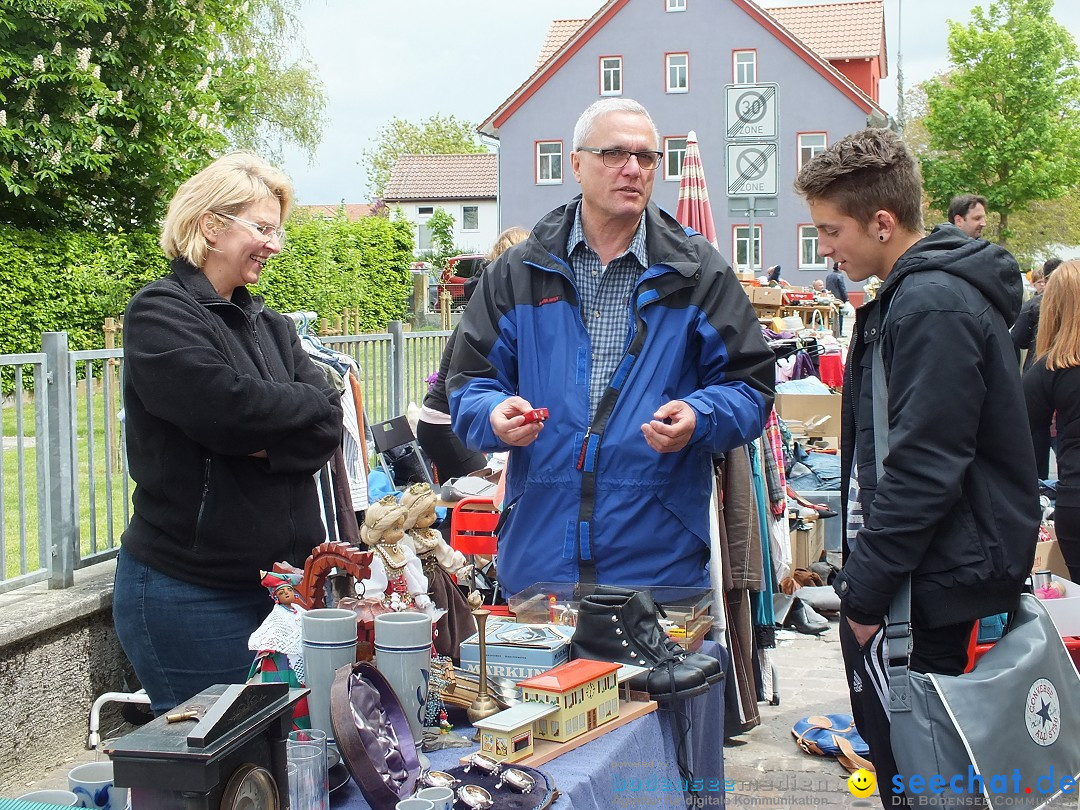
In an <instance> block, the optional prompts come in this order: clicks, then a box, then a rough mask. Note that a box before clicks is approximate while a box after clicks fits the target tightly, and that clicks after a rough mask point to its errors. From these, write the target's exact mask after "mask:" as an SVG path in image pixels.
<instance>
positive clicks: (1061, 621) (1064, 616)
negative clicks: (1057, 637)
mask: <svg viewBox="0 0 1080 810" xmlns="http://www.w3.org/2000/svg"><path fill="white" fill-rule="evenodd" d="M1054 580H1055V581H1057V582H1060V583H1061V584H1063V585H1064V586H1065V596H1064V597H1063V598H1061V599H1043V600H1042V605H1043V607H1044V608H1046V612H1047V613H1049V614H1050V618H1051V619H1053V620H1054V625H1055V626H1056V627H1057V629H1058V632H1059V633H1061V635H1062V636H1080V585H1077V584H1076V583H1075V582H1070V581H1069V580H1067V579H1065V578H1063V577H1058V576H1055V577H1054Z"/></svg>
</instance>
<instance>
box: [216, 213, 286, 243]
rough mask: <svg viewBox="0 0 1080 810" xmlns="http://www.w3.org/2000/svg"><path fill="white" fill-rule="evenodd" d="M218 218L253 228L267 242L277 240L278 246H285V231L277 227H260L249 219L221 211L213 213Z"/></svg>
mask: <svg viewBox="0 0 1080 810" xmlns="http://www.w3.org/2000/svg"><path fill="white" fill-rule="evenodd" d="M213 213H214V214H216V215H217V216H219V217H225V219H231V220H232V221H233V222H239V223H240V224H241V225H247V226H248V227H249V228H254V229H255V230H256V231H258V232H259V235H260V236H263V237H265V238H266V239H267V240H268V241H269V240H270V239H272V238H273V239H277V241H278V244H279V245H284V244H285V229H284V228H279V227H278V226H277V225H260V224H259V223H258V222H252V221H251V220H249V219H240V217H234V216H233V215H232V214H226V213H224V212H222V211H214V212H213Z"/></svg>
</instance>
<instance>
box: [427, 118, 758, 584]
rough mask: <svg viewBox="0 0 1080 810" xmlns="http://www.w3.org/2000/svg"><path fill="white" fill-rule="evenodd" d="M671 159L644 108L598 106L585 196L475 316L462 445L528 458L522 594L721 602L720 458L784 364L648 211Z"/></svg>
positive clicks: (579, 153)
mask: <svg viewBox="0 0 1080 810" xmlns="http://www.w3.org/2000/svg"><path fill="white" fill-rule="evenodd" d="M658 147H659V137H658V134H657V130H656V127H655V125H654V124H653V122H652V119H651V118H650V117H649V114H648V112H647V111H646V110H645V109H644V107H642V106H641V105H640V104H638V103H637V102H636V101H632V100H630V99H623V98H609V99H602V100H601V101H598V102H596V103H595V104H593V105H592V106H591V107H589V109H587V110H586V111H585V112H584V113H583V114H582V116H581V117H580V118H579V119H578V122H577V125H576V126H575V128H574V151H573V152H572V153H571V155H570V160H571V166H572V168H573V170H574V177H575V178H576V179H577V180H578V182H579V183H580V184H581V189H582V194H581V196H580V197H578V198H575V199H574V200H572V201H571V202H569V203H568V204H567V205H565V206H563V207H561V208H559V209H556V210H555V211H552V212H551V213H550V214H548V215H547V216H545V217H544V218H543V219H542V220H541V221H540V222H539V223H538V224H537V225H536V227H535V228H534V229H533V232H532V235H531V236H530V237H529V239H528V240H526V241H525V242H523V243H521V244H518V245H515V246H514V247H512V248H510V249H509V250H508V251H506V252H505V253H504V254H503V255H502V256H500V257H499V258H498V259H497V260H496V261H495V262H494V263H493V264H492V266H491V267H490V268H489V269H488V271H487V272H485V273H484V275H483V278H482V279H481V280H480V284H479V286H478V287H477V291H476V293H475V294H474V296H473V298H472V301H471V302H470V304H469V307H468V309H467V310H466V312H465V315H464V317H463V318H462V321H461V327H460V328H459V330H458V341H457V345H456V347H455V350H454V355H453V359H452V361H451V366H450V374H449V377H448V385H447V388H448V391H449V395H450V414H451V418H452V423H453V428H454V431H455V432H456V433H457V434H458V436H459V437H460V438H461V440H462V441H463V442H464V443H465V445H466V446H468V447H471V448H475V449H478V450H484V451H495V450H507V449H510V448H513V452H511V453H510V461H509V465H508V468H507V475H506V498H505V501H504V503H505V507H504V509H505V513H506V514H505V520H504V523H503V526H502V528H501V530H500V534H499V580H500V582H501V583H502V584H503V587H504V588H505V590H506V592H507V593H511V594H512V593H515V592H517V591H520V590H522V589H524V588H527V587H528V586H529V585H531V584H533V583H535V582H542V581H555V582H577V581H582V582H599V583H607V584H619V585H678V586H688V587H707V586H708V581H709V580H708V573H707V564H708V560H709V496H710V493H711V487H712V456H713V454H715V453H722V452H725V451H727V450H731V449H732V448H735V447H739V446H741V445H743V444H746V443H747V442H748V441H750V440H752V439H755V438H757V437H758V436H760V435H761V431H762V428H763V426H764V423H765V419H766V416H767V414H768V412H769V408H770V406H771V404H772V399H773V364H774V358H773V354H772V352H771V351H770V350H769V348H768V346H767V345H766V344H765V342H764V340H763V339H762V336H761V330H760V328H759V326H758V322H757V319H756V317H755V315H754V311H753V308H752V307H751V306H750V303H749V301H748V299H747V297H746V295H745V294H744V293H743V291H742V289H741V288H740V286H739V282H738V280H737V279H736V278H735V275H734V273H732V271H731V268H730V267H729V266H728V265H727V264H726V263H725V262H724V260H723V259H722V258H721V257H720V254H719V253H717V251H716V250H715V249H714V248H713V247H712V246H711V245H710V244H709V243H708V242H707V241H706V240H705V239H704V238H703V237H701V236H700V235H699V234H696V233H693V232H691V233H687V231H686V230H685V229H684V228H683V227H682V226H681V225H679V224H678V223H677V222H676V221H675V220H674V219H673V218H672V217H671V216H670V215H668V214H667V213H665V212H663V211H661V210H660V209H659V208H657V207H656V206H655V205H653V204H651V203H650V202H649V198H650V196H651V194H652V187H653V180H654V178H655V172H656V169H657V167H658V166H659V165H660V160H661V158H662V153H661V152H660V151H659V149H658ZM535 408H547V409H548V411H549V413H550V418H549V419H548V420H547V421H546V422H545V421H530V420H529V419H527V418H526V415H527V414H529V412H531V411H532V410H533V409H535Z"/></svg>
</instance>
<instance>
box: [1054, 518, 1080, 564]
mask: <svg viewBox="0 0 1080 810" xmlns="http://www.w3.org/2000/svg"><path fill="white" fill-rule="evenodd" d="M1054 532H1055V534H1057V541H1058V547H1059V548H1060V549H1061V556H1062V557H1064V558H1065V565H1067V566H1069V579H1071V580H1072V581H1073V582H1080V507H1076V506H1055V507H1054Z"/></svg>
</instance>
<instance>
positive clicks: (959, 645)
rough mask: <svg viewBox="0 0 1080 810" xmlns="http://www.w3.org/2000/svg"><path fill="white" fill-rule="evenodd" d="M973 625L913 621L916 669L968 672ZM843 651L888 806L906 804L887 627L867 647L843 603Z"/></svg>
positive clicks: (858, 721) (854, 709) (855, 709)
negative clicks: (893, 722)
mask: <svg viewBox="0 0 1080 810" xmlns="http://www.w3.org/2000/svg"><path fill="white" fill-rule="evenodd" d="M973 625H974V622H961V623H960V624H949V625H946V626H944V627H935V628H934V629H933V630H929V629H926V628H924V627H919V626H918V625H915V626H913V627H912V631H911V632H912V637H913V642H912V647H913V650H912V653H911V669H912V671H914V672H933V673H938V674H943V675H959V674H960V673H961V672H963V671H964V668H965V667H966V666H967V646H968V639H969V638H970V637H971V628H972V626H973ZM840 650H841V652H842V653H843V655H844V674H845V677H846V678H847V682H848V692H849V694H850V697H851V714H852V716H853V717H854V718H855V727H856V728H858V730H859V734H861V735H862V738H863V739H864V740H866V743H867V745H869V746H870V761H871V762H873V763H874V768H875V770H876V771H877V774H876V779H877V790H878V798H880V799H881V804H882V806H884V807H887V808H892V807H897V806H902V804H903V802H901V801H899V800H897V802H896V803H895V804H894V803H893V801H894V797H895V796H897V794H894V793H893V784H892V780H893V777H894V776H896V774H897V770H896V762H895V761H894V760H893V753H892V743H891V742H890V740H889V731H890V727H889V667H888V661H887V660H886V659H887V651H886V648H885V630H884V628H881V629H879V630H878V632H877V633H875V634H874V637H873V638H871V639H870V641H868V642H867V643H866V645H865V646H863V647H860V646H859V644H858V642H857V641H856V640H855V634H854V633H853V632H852V630H851V627H850V625H849V624H848V621H847V616H846V614H845V611H844V607H843V603H841V606H840Z"/></svg>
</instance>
